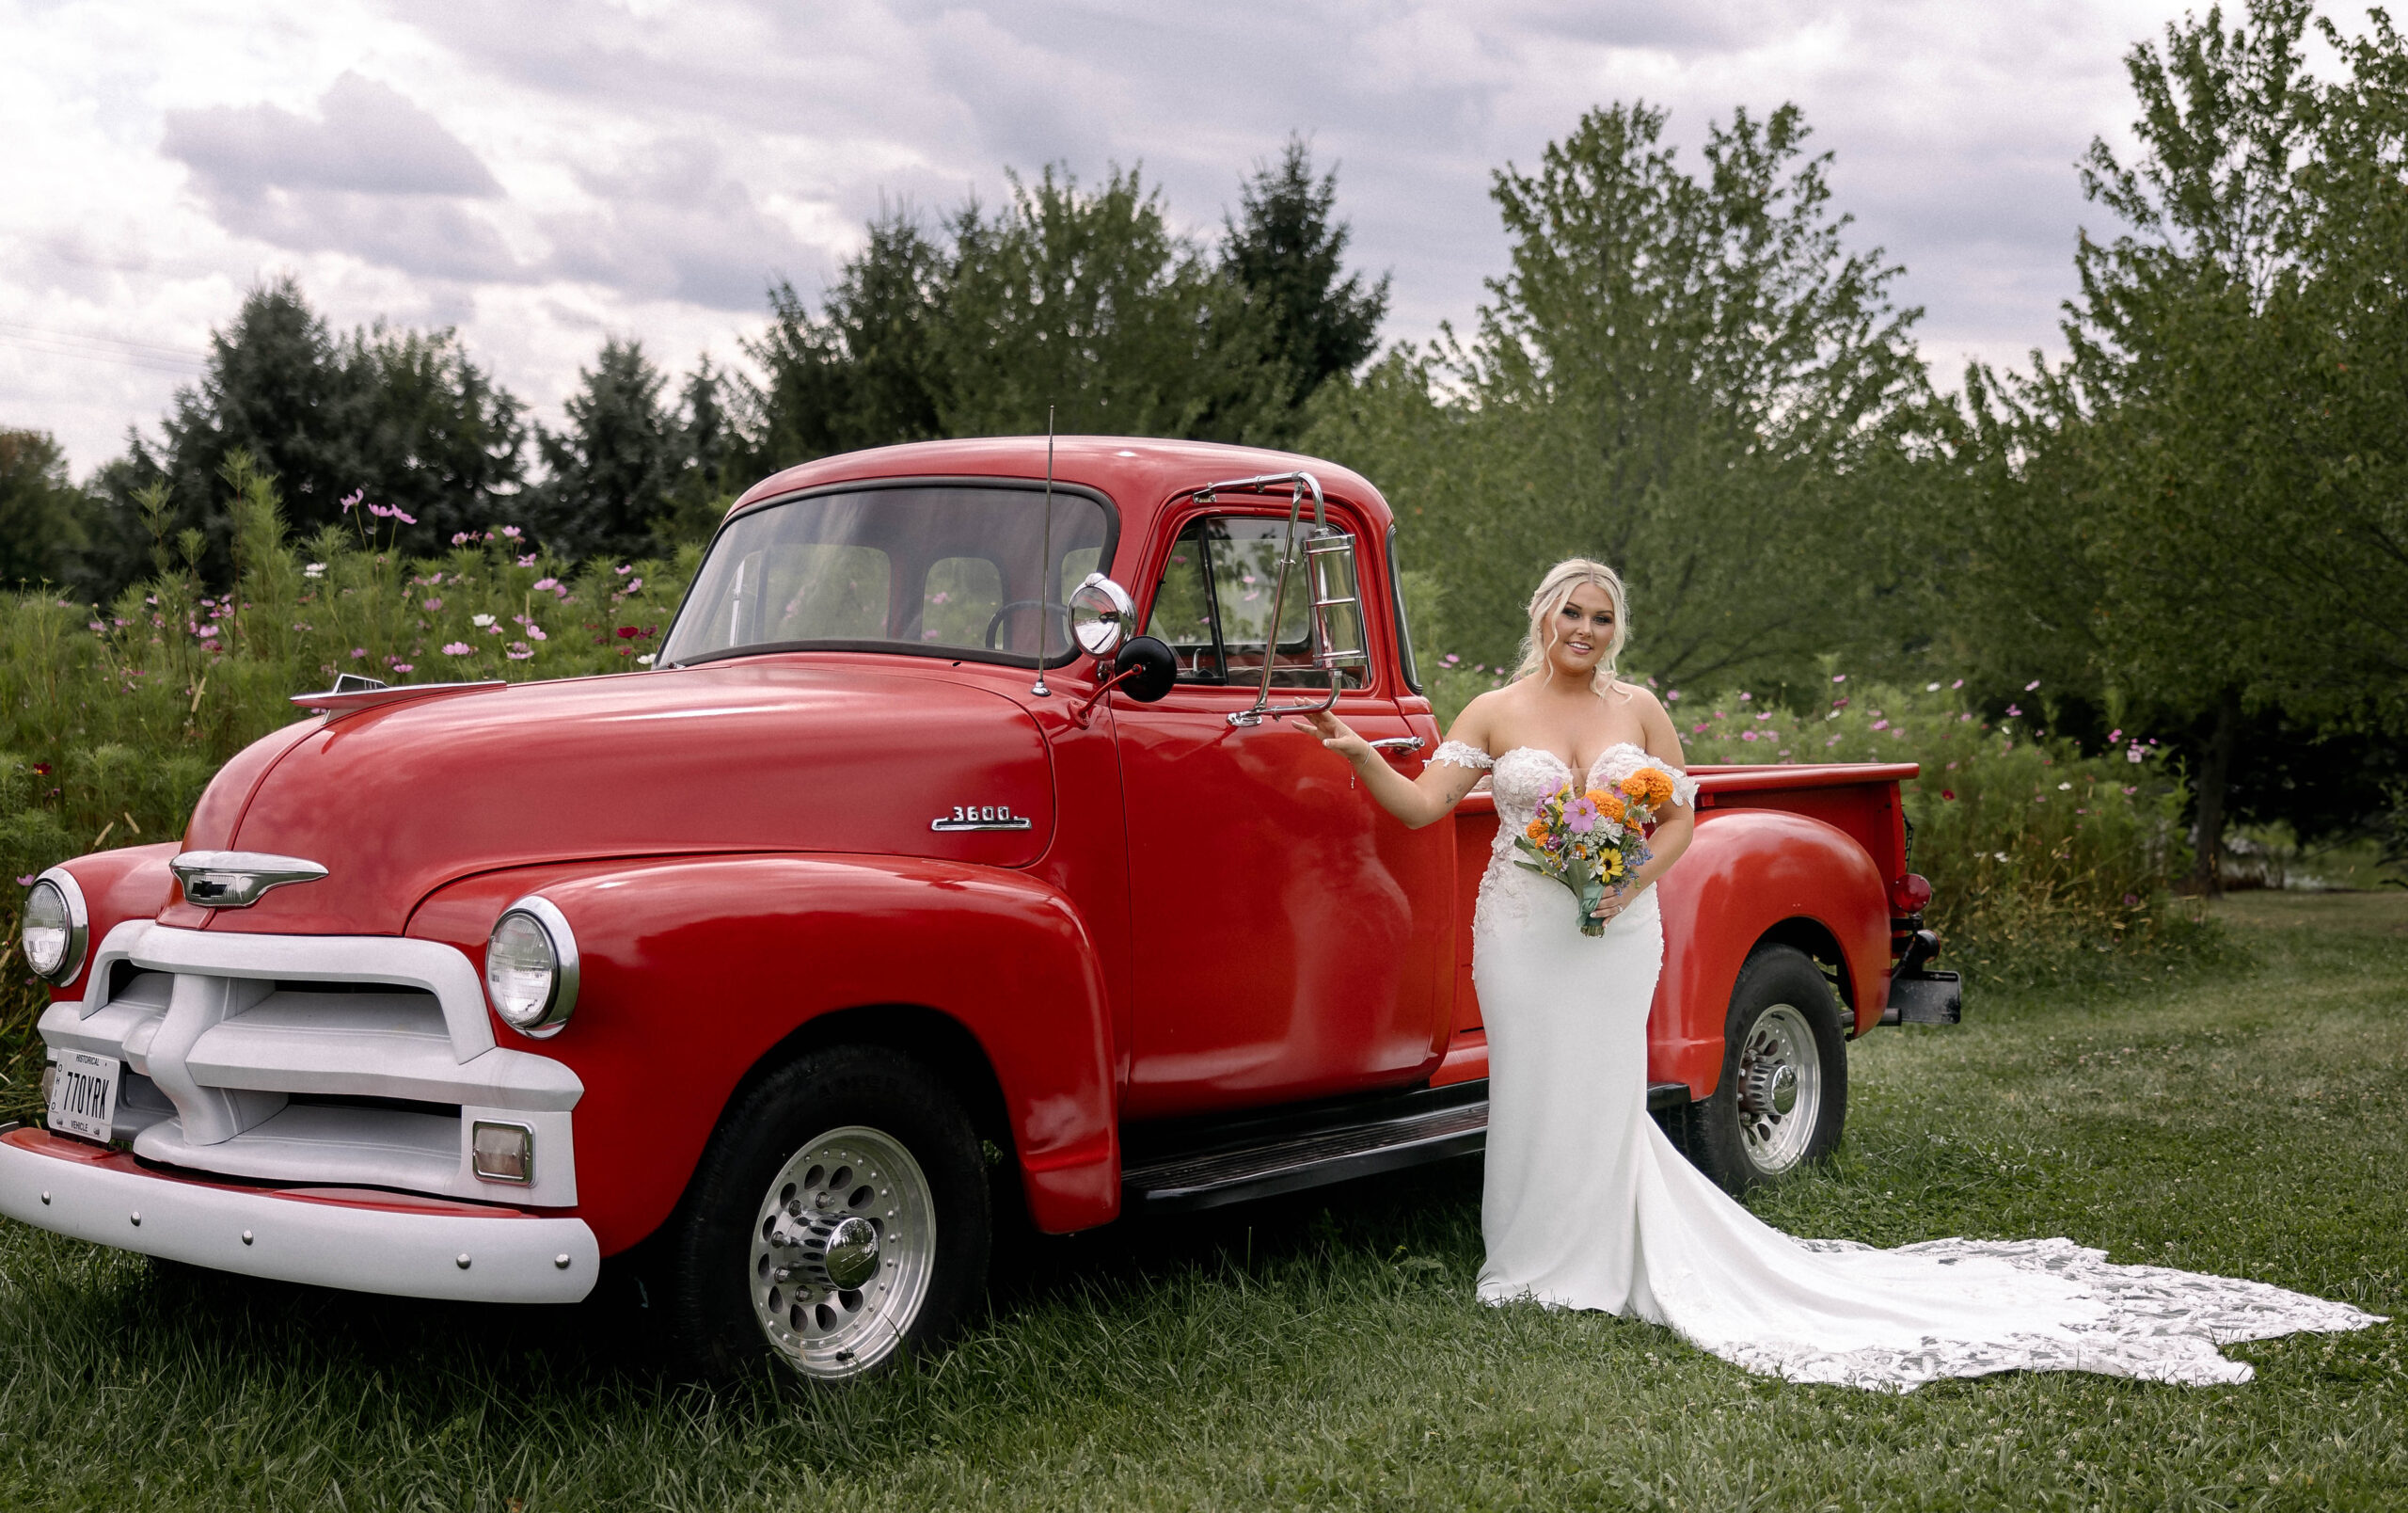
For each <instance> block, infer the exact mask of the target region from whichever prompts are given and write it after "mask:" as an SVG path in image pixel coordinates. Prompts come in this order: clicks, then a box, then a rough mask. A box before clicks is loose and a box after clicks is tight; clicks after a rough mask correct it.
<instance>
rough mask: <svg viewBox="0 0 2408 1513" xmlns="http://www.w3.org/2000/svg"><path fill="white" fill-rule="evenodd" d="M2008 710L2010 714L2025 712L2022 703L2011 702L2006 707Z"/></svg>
mask: <svg viewBox="0 0 2408 1513" xmlns="http://www.w3.org/2000/svg"><path fill="white" fill-rule="evenodd" d="M2006 712H2007V713H2008V714H2010V715H2014V714H2021V713H2022V712H2023V707H2022V706H2021V705H2020V704H2010V705H2008V706H2007V707H2006Z"/></svg>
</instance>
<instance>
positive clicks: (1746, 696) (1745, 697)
mask: <svg viewBox="0 0 2408 1513" xmlns="http://www.w3.org/2000/svg"><path fill="white" fill-rule="evenodd" d="M1755 697H1756V696H1755V695H1754V694H1753V693H1749V692H1748V691H1747V690H1746V689H1741V690H1740V691H1739V702H1740V703H1742V704H1750V703H1753V702H1754V700H1755Z"/></svg>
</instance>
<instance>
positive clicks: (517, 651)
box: [502, 641, 535, 661]
mask: <svg viewBox="0 0 2408 1513" xmlns="http://www.w3.org/2000/svg"><path fill="white" fill-rule="evenodd" d="M502 655H503V656H505V657H507V658H509V659H510V660H511V661H526V660H527V659H528V658H530V657H532V656H533V655H535V652H534V648H533V647H531V646H530V645H527V643H525V642H524V641H514V642H512V643H511V644H510V649H509V650H508V651H505V652H503V653H502Z"/></svg>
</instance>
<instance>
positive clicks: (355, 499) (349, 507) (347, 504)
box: [342, 488, 368, 515]
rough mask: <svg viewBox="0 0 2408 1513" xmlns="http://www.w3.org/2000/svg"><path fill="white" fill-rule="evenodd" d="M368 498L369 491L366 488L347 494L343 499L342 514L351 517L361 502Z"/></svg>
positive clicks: (356, 489)
mask: <svg viewBox="0 0 2408 1513" xmlns="http://www.w3.org/2000/svg"><path fill="white" fill-rule="evenodd" d="M367 497H368V490H366V489H364V488H355V489H353V490H352V491H351V492H350V493H348V494H345V495H344V496H343V497H342V512H343V513H344V514H345V515H349V514H350V513H351V512H352V511H353V510H355V509H356V508H358V507H359V502H360V501H361V500H363V499H366V498H367Z"/></svg>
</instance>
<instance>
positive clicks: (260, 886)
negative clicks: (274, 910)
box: [167, 852, 326, 909]
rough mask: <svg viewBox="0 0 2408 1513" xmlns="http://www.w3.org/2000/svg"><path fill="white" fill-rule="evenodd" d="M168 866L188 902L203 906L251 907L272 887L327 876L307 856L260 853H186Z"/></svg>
mask: <svg viewBox="0 0 2408 1513" xmlns="http://www.w3.org/2000/svg"><path fill="white" fill-rule="evenodd" d="M167 868H168V870H170V871H172V872H174V873H175V874H176V881H177V882H179V883H181V884H183V889H184V901H185V902H186V903H191V904H197V905H198V906H199V907H201V908H203V909H247V908H249V907H250V906H251V905H252V904H255V903H257V902H259V901H260V899H261V897H262V896H263V895H265V894H266V892H267V891H268V890H269V889H270V888H280V887H282V886H284V885H285V884H287V883H315V882H316V881H318V879H320V878H322V877H324V876H325V875H326V869H325V868H324V867H322V866H320V865H319V864H317V863H316V862H313V861H310V860H309V859H308V858H307V857H302V856H269V855H266V854H264V853H262V852H184V853H183V854H182V855H181V856H178V857H177V858H175V860H173V861H171V862H169V863H168V864H167Z"/></svg>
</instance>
